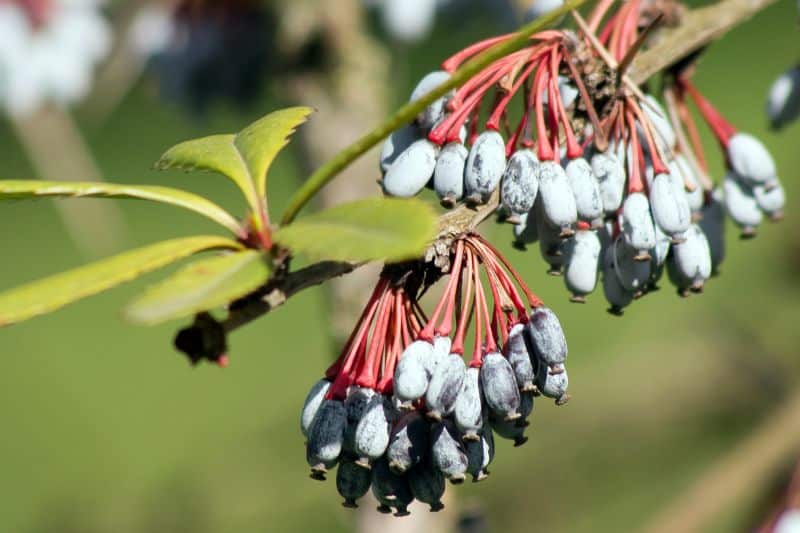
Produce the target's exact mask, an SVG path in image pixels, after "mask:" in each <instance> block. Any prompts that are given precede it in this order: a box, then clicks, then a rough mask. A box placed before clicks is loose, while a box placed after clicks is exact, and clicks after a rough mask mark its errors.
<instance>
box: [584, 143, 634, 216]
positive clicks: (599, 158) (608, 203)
mask: <svg viewBox="0 0 800 533" xmlns="http://www.w3.org/2000/svg"><path fill="white" fill-rule="evenodd" d="M592 172H593V173H594V176H595V178H596V179H597V182H598V184H599V185H600V199H601V200H602V201H603V210H604V211H605V213H606V215H613V214H614V213H616V212H617V209H619V208H620V206H621V205H622V199H623V197H624V195H625V179H626V178H625V167H624V166H623V164H622V163H621V162H620V160H619V159H618V158H617V156H616V155H614V154H613V153H612V152H611V151H609V152H605V153H603V152H601V153H598V154H595V155H593V156H592Z"/></svg>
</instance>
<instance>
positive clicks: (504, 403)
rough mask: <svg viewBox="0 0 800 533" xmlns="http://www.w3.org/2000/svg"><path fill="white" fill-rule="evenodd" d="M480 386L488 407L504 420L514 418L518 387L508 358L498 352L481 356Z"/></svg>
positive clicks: (516, 409) (517, 412)
mask: <svg viewBox="0 0 800 533" xmlns="http://www.w3.org/2000/svg"><path fill="white" fill-rule="evenodd" d="M480 377H481V387H482V389H483V397H484V398H485V400H486V404H487V405H488V406H489V409H491V410H492V412H493V413H494V414H495V416H497V417H501V418H503V419H504V420H516V419H517V418H519V417H520V414H519V387H518V385H517V380H516V379H515V378H514V369H513V368H512V367H511V363H509V362H508V359H506V358H505V357H503V355H502V354H500V353H498V352H491V353H488V354H486V355H485V356H484V357H483V365H482V366H481V372H480Z"/></svg>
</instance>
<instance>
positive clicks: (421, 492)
mask: <svg viewBox="0 0 800 533" xmlns="http://www.w3.org/2000/svg"><path fill="white" fill-rule="evenodd" d="M408 484H409V487H410V488H411V493H412V494H413V495H414V497H415V498H416V499H418V500H419V501H421V502H422V503H426V504H428V505H430V507H431V512H432V513H435V512H437V511H441V510H442V509H444V504H442V496H444V490H445V477H444V474H442V472H441V471H439V470H438V469H437V468H435V467H434V466H433V465H431V464H428V463H422V464H418V465H417V466H415V467H414V468H412V469H411V470H410V471H409V472H408Z"/></svg>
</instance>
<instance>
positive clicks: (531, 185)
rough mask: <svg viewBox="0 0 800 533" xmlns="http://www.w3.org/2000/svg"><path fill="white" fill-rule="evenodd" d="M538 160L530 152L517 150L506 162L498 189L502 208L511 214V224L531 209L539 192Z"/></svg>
mask: <svg viewBox="0 0 800 533" xmlns="http://www.w3.org/2000/svg"><path fill="white" fill-rule="evenodd" d="M538 166H539V160H538V159H537V158H536V154H534V153H533V151H532V150H528V149H522V150H517V151H516V152H514V154H513V155H512V156H511V158H510V159H509V160H508V164H506V169H505V172H504V173H503V181H502V185H501V187H500V199H501V201H502V204H503V207H505V209H506V210H507V211H508V212H509V213H510V214H511V215H510V216H509V220H510V221H511V222H514V223H516V222H519V219H520V217H521V216H522V215H525V214H526V213H528V211H530V210H531V209H532V208H533V204H534V202H535V201H536V195H537V193H538V192H539V181H538V179H537V176H536V174H537V167H538Z"/></svg>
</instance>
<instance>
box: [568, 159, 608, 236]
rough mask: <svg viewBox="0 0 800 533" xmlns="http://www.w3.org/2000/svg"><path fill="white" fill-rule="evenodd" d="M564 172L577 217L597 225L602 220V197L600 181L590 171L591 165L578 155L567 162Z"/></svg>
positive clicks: (594, 225)
mask: <svg viewBox="0 0 800 533" xmlns="http://www.w3.org/2000/svg"><path fill="white" fill-rule="evenodd" d="M565 172H566V174H567V179H568V180H569V185H570V188H571V189H572V194H573V195H574V196H575V206H576V208H577V210H578V218H579V219H580V220H583V221H584V222H588V223H589V224H591V225H592V226H593V227H599V226H600V224H601V223H602V221H603V214H604V211H603V199H602V197H601V193H600V183H599V182H598V181H597V178H595V176H594V174H593V173H592V166H591V165H590V164H589V162H588V161H586V159H584V158H582V157H578V158H576V159H572V160H571V161H570V162H569V163H567V167H566V169H565Z"/></svg>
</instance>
